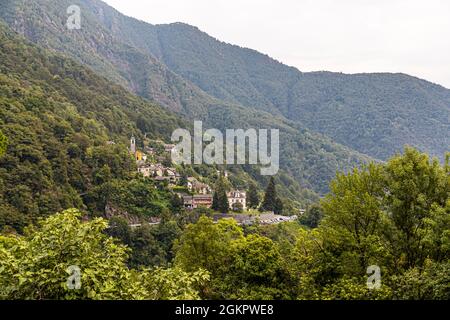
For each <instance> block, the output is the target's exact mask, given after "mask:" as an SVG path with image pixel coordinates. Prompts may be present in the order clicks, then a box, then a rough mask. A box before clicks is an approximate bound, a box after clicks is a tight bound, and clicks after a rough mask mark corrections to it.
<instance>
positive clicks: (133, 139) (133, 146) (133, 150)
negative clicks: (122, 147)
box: [130, 136, 136, 154]
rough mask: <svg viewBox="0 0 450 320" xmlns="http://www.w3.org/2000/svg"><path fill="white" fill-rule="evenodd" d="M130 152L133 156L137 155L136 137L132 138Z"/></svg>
mask: <svg viewBox="0 0 450 320" xmlns="http://www.w3.org/2000/svg"><path fill="white" fill-rule="evenodd" d="M130 152H131V153H132V154H135V153H136V138H135V137H134V136H132V137H131V139H130Z"/></svg>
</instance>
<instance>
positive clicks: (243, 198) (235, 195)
mask: <svg viewBox="0 0 450 320" xmlns="http://www.w3.org/2000/svg"><path fill="white" fill-rule="evenodd" d="M227 198H228V203H229V205H230V208H232V209H233V207H234V204H236V203H240V204H241V205H242V209H243V210H247V194H246V193H245V192H244V191H239V190H233V191H231V192H228V193H227Z"/></svg>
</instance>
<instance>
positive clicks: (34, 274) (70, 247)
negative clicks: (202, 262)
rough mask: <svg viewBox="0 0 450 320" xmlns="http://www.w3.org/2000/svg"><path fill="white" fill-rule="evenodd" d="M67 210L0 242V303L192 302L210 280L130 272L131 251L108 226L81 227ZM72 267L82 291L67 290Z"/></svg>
mask: <svg viewBox="0 0 450 320" xmlns="http://www.w3.org/2000/svg"><path fill="white" fill-rule="evenodd" d="M80 218H81V213H80V212H78V211H76V210H67V211H65V212H63V213H60V214H56V215H53V216H51V217H49V218H47V219H46V220H43V221H41V222H40V223H39V224H38V226H31V227H30V228H29V229H27V232H26V233H25V235H24V236H15V235H11V236H1V237H0V298H3V299H196V298H198V291H197V290H196V288H197V287H198V285H200V284H203V283H204V282H205V281H207V280H208V274H207V273H205V272H204V271H202V270H197V271H196V272H195V273H192V274H188V273H186V272H184V271H182V270H181V269H153V270H150V269H145V270H141V271H138V270H133V269H129V268H128V267H127V265H126V261H127V258H128V254H129V249H128V248H127V247H126V246H125V245H123V244H119V243H117V241H116V240H114V239H113V238H111V237H109V236H107V235H106V234H105V233H104V231H105V229H106V228H107V226H108V223H107V221H106V220H103V219H100V218H98V219H94V220H92V221H88V222H82V221H81V219H80ZM70 266H77V267H79V269H80V271H81V283H80V284H81V286H80V288H79V289H70V287H68V285H67V281H68V279H69V277H70V276H71V274H70V273H68V271H67V270H68V268H69V267H70Z"/></svg>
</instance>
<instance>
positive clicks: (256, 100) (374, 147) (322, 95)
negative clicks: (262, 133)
mask: <svg viewBox="0 0 450 320" xmlns="http://www.w3.org/2000/svg"><path fill="white" fill-rule="evenodd" d="M96 6H97V7H100V8H103V7H104V6H103V5H102V4H101V3H100V2H97V3H96ZM101 10H103V12H109V14H108V15H100V16H99V19H100V20H101V21H102V23H103V25H104V26H105V27H106V28H108V29H109V30H110V31H111V32H113V33H114V34H115V35H116V36H117V37H119V38H121V39H124V41H126V42H127V43H129V44H130V45H132V46H135V47H138V48H140V49H141V50H146V51H147V52H150V53H152V54H153V55H155V56H156V57H157V58H158V59H160V60H161V61H163V62H164V63H165V64H166V65H167V66H168V67H169V68H170V69H171V70H172V71H174V72H175V73H177V74H180V75H182V76H183V77H184V78H185V79H187V80H189V81H191V82H193V83H195V84H197V85H198V86H199V87H200V88H201V89H203V90H204V91H206V92H207V93H209V94H211V95H213V96H215V97H217V98H219V99H222V100H224V101H228V102H232V103H239V104H242V105H245V106H250V107H256V108H258V109H262V110H266V111H268V112H271V113H273V114H278V115H279V114H282V115H284V116H285V117H287V118H288V119H292V120H295V121H299V122H301V123H303V124H304V125H306V126H307V127H308V128H310V129H313V130H315V131H317V132H321V133H323V134H325V135H328V136H329V137H331V138H332V139H333V140H335V141H337V142H339V143H342V144H345V145H347V146H349V147H351V148H353V149H356V150H358V151H360V152H363V153H366V154H369V155H371V156H373V157H376V158H381V159H386V158H387V157H389V156H390V155H392V154H393V153H395V152H397V151H399V150H401V149H402V148H403V145H405V144H410V145H414V146H416V147H418V148H420V149H422V150H424V151H427V152H429V153H431V154H433V155H437V156H440V157H442V156H443V154H444V152H445V151H447V150H448V148H449V145H450V120H449V119H450V90H447V89H445V88H443V87H441V86H439V85H435V84H432V83H430V82H427V81H424V80H421V79H417V78H414V77H411V76H408V75H404V74H387V73H385V74H381V73H380V74H355V75H346V74H339V73H331V72H315V73H301V72H300V71H298V70H297V69H295V68H291V67H288V66H286V65H283V64H281V63H279V62H277V61H275V60H273V59H271V58H270V57H268V56H267V55H263V54H260V53H258V52H256V51H254V50H250V49H246V48H240V47H238V46H233V45H229V44H226V43H223V42H220V41H218V40H216V39H214V38H212V37H210V36H208V35H207V34H206V33H204V32H201V31H200V30H198V29H197V28H195V27H192V26H189V25H186V24H182V23H174V24H170V25H156V26H153V25H149V24H145V23H143V22H140V21H137V20H134V19H132V18H127V17H124V16H122V15H120V14H119V13H117V12H116V11H114V10H110V9H107V8H106V9H101Z"/></svg>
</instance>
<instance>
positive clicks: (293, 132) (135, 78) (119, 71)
mask: <svg viewBox="0 0 450 320" xmlns="http://www.w3.org/2000/svg"><path fill="white" fill-rule="evenodd" d="M70 4H72V2H71V1H68V0H62V1H58V2H54V1H42V0H39V1H31V2H30V1H20V0H8V1H6V2H5V3H3V4H2V6H3V10H2V11H1V12H2V13H1V16H2V17H3V18H4V20H5V21H6V22H7V23H8V24H9V25H10V26H11V27H12V28H13V29H14V30H15V31H17V32H19V33H21V34H23V35H24V36H26V37H27V38H28V39H29V40H31V41H33V42H35V43H37V44H39V45H42V46H45V47H46V48H48V49H52V50H56V51H58V52H62V53H64V54H66V55H69V56H70V57H71V58H74V59H76V60H77V61H79V62H81V63H83V64H85V65H87V66H89V67H90V68H92V69H93V70H95V71H96V72H98V73H99V74H102V75H104V76H106V77H108V78H109V79H111V80H113V81H116V82H117V83H118V84H122V85H125V86H126V87H128V88H129V89H131V90H133V91H134V92H136V93H138V94H141V95H142V96H144V97H147V98H150V99H153V100H156V101H158V103H161V104H162V105H165V106H166V107H168V108H170V109H171V110H173V111H176V112H178V113H179V114H182V115H184V116H186V117H188V118H189V119H191V120H192V119H198V120H203V121H205V122H206V125H207V126H210V127H216V128H219V129H225V128H242V129H246V128H279V129H280V130H281V139H280V140H281V155H280V156H281V159H280V161H281V167H282V169H283V170H282V174H284V175H285V176H286V179H284V180H285V182H284V183H285V185H286V186H287V187H289V188H290V189H292V190H291V192H289V194H290V196H291V198H294V199H295V198H298V196H297V195H298V193H301V192H303V189H311V190H314V191H316V192H319V193H323V192H326V191H327V190H328V182H329V181H330V180H331V179H332V178H333V177H334V175H335V172H336V170H347V169H348V168H351V167H352V166H355V165H359V164H361V163H362V162H364V161H367V160H368V159H369V158H368V157H366V156H364V155H361V154H359V153H358V152H354V151H353V150H351V149H350V148H346V147H343V146H341V145H339V144H336V143H334V142H333V141H332V140H331V139H329V138H327V137H324V136H322V135H320V134H316V133H313V132H311V131H310V130H308V129H307V128H306V127H304V126H303V125H302V124H299V123H296V122H292V121H289V120H286V118H284V117H283V116H282V115H281V114H280V115H279V116H276V117H274V116H273V114H272V113H269V112H263V111H261V110H257V109H256V108H249V107H247V106H242V105H239V104H234V103H230V102H224V101H222V100H220V99H218V98H216V97H213V96H210V95H208V94H207V93H205V92H204V91H202V90H201V89H200V88H198V87H197V86H196V85H194V84H191V83H190V82H189V81H186V80H183V79H182V78H181V77H180V76H178V75H176V74H175V73H173V72H171V71H169V70H168V69H167V67H166V66H165V65H163V64H158V63H159V62H158V60H157V59H156V58H154V56H152V54H151V53H150V52H149V51H150V49H152V48H150V47H147V48H146V47H142V46H140V45H138V44H136V45H133V43H132V42H136V43H137V37H135V36H134V35H133V33H134V34H135V35H138V33H137V30H140V32H141V34H143V36H144V37H145V38H147V39H148V41H146V42H144V43H148V45H149V46H151V44H152V43H153V40H154V39H153V38H154V35H155V34H152V33H151V32H148V33H147V31H146V30H147V28H148V26H149V25H147V24H144V23H140V22H138V21H136V20H130V19H129V18H127V17H124V16H123V15H121V14H119V13H118V12H117V11H115V10H113V9H112V8H110V7H108V6H106V5H105V4H104V3H102V2H99V1H90V0H83V1H80V2H79V4H80V5H81V9H82V13H83V20H82V21H83V22H82V28H81V30H68V29H67V28H66V26H65V20H64V17H66V9H67V7H68V6H69V5H70ZM108 21H110V23H109V24H108ZM127 21H131V23H132V26H126V25H124V23H125V22H127ZM133 30H134V31H133ZM131 38H134V40H133V41H131V40H130V39H131ZM152 39H153V40H152ZM152 50H156V49H155V48H153V49H152ZM137 57H139V60H135V59H136V58H137ZM100 62H102V63H104V64H105V65H104V66H102V65H101V64H99V63H100ZM155 66H157V67H155ZM143 70H148V71H149V72H147V73H145V74H142V73H141V72H140V71H143ZM158 70H159V71H161V72H162V74H164V75H167V77H162V76H161V73H160V72H159V71H158ZM137 71H139V72H137ZM157 71H158V72H157ZM117 75H124V76H123V77H117ZM124 79H125V83H123V81H122V80H124ZM150 82H151V83H156V84H155V86H156V87H157V88H159V91H154V90H147V89H148V88H149V86H143V85H144V84H145V83H150ZM135 84H139V85H142V86H138V87H136V86H135ZM171 88H177V90H175V91H173V90H172V89H171ZM167 90H169V91H167ZM247 171H248V173H249V174H252V175H253V172H252V171H251V170H250V169H248V170H247ZM255 178H258V179H259V180H260V182H262V183H263V182H265V179H264V177H255ZM292 178H293V179H295V181H296V183H294V180H292Z"/></svg>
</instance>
